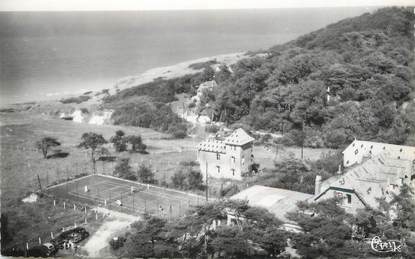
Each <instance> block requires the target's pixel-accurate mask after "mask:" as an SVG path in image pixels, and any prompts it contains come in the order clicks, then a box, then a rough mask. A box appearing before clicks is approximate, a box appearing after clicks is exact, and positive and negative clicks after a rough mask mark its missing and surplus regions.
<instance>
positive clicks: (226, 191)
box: [220, 184, 240, 197]
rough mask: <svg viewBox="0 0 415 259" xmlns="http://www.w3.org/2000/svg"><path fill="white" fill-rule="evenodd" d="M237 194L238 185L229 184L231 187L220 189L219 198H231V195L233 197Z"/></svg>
mask: <svg viewBox="0 0 415 259" xmlns="http://www.w3.org/2000/svg"><path fill="white" fill-rule="evenodd" d="M238 192H240V190H239V187H238V185H236V184H231V185H228V186H226V187H225V188H221V190H220V196H221V197H231V196H232V195H235V194H237V193H238Z"/></svg>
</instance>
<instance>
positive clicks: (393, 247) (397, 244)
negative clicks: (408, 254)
mask: <svg viewBox="0 0 415 259" xmlns="http://www.w3.org/2000/svg"><path fill="white" fill-rule="evenodd" d="M370 246H371V247H372V250H373V251H375V252H379V253H400V252H402V242H401V241H399V240H382V239H381V238H380V237H378V236H375V237H373V238H372V241H371V242H370Z"/></svg>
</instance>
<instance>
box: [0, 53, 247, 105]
mask: <svg viewBox="0 0 415 259" xmlns="http://www.w3.org/2000/svg"><path fill="white" fill-rule="evenodd" d="M247 57H248V55H247V52H235V53H228V54H220V55H215V56H208V57H202V58H197V59H191V60H186V61H183V62H179V63H176V64H174V65H169V66H159V67H154V68H150V69H148V70H146V71H144V72H142V73H140V74H138V75H131V76H127V77H122V78H120V79H118V80H116V81H114V82H112V87H110V88H109V93H110V94H114V93H115V92H116V91H117V89H119V90H123V89H127V88H130V87H134V86H137V85H141V84H145V83H149V82H152V81H153V80H155V79H157V78H163V79H171V78H175V77H181V76H184V75H186V74H194V73H197V72H200V71H201V70H200V69H193V68H190V67H189V66H190V65H192V64H195V63H201V62H207V61H210V60H216V61H217V62H218V63H222V64H226V65H232V64H234V63H236V62H238V61H239V60H241V59H243V58H247ZM104 89H106V88H105V87H103V88H102V89H100V90H91V91H92V95H95V94H96V93H99V92H101V91H102V90H104ZM84 90H86V91H89V89H84ZM80 95H82V94H79V93H78V94H62V95H59V96H55V99H42V100H32V101H22V102H18V103H10V104H0V108H2V109H6V108H16V107H20V106H24V105H27V104H33V103H34V104H51V103H55V102H59V100H60V99H62V98H68V97H75V96H80ZM99 100H101V98H95V96H94V98H91V100H90V101H87V102H85V104H88V105H92V104H96V103H97V102H98V101H99Z"/></svg>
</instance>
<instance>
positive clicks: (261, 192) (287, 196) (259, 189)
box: [231, 185, 313, 222]
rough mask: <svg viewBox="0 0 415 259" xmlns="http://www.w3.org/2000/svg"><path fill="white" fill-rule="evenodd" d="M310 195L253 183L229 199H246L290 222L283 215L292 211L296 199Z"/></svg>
mask: <svg viewBox="0 0 415 259" xmlns="http://www.w3.org/2000/svg"><path fill="white" fill-rule="evenodd" d="M312 197H313V195H311V194H307V193H302V192H295V191H290V190H286V189H280V188H273V187H267V186H262V185H254V186H251V187H249V188H247V189H245V190H243V191H241V192H240V193H237V194H235V195H234V196H232V197H231V199H232V200H248V204H249V205H251V206H258V207H262V208H265V209H267V210H269V211H270V212H271V213H273V214H274V215H275V216H276V217H277V218H279V219H280V220H282V221H284V222H291V221H290V220H288V219H287V218H286V217H285V214H286V213H287V212H290V211H294V210H295V209H296V207H297V205H296V204H297V202H298V201H305V200H308V199H310V198H312Z"/></svg>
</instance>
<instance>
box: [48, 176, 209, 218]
mask: <svg viewBox="0 0 415 259" xmlns="http://www.w3.org/2000/svg"><path fill="white" fill-rule="evenodd" d="M86 188H87V189H88V190H87V191H86V190H85V189H86ZM47 192H48V193H50V194H52V195H55V196H56V197H59V198H63V199H69V200H74V201H79V202H86V203H89V204H91V205H97V206H101V207H107V208H108V209H116V210H119V211H122V212H125V213H131V214H142V213H149V214H153V215H159V216H162V217H166V218H174V217H178V216H182V215H184V214H185V213H186V211H187V210H188V208H190V207H191V206H195V205H199V204H202V203H204V202H205V200H204V197H202V196H197V195H194V194H187V193H184V192H180V191H175V190H171V189H165V188H162V187H158V186H152V185H147V184H142V183H137V182H133V181H127V180H123V179H118V178H115V177H110V176H104V175H89V176H86V177H83V178H79V179H76V180H74V181H71V182H68V183H64V184H61V185H57V186H54V187H51V188H49V189H48V190H47ZM117 202H121V204H122V205H121V206H120V205H119V204H117Z"/></svg>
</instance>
